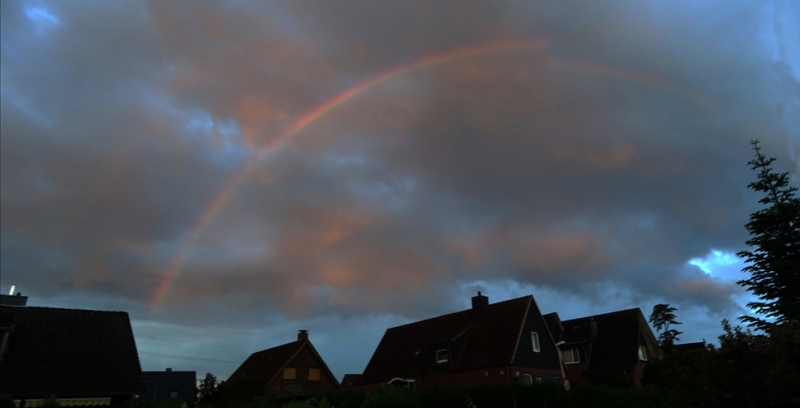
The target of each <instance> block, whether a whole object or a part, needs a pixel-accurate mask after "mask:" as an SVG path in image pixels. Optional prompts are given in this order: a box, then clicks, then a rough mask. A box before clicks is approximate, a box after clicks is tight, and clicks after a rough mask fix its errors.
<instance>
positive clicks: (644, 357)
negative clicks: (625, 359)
mask: <svg viewBox="0 0 800 408" xmlns="http://www.w3.org/2000/svg"><path fill="white" fill-rule="evenodd" d="M639 360H641V361H647V348H646V347H645V346H643V345H641V344H640V345H639Z"/></svg>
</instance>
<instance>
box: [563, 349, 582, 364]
mask: <svg viewBox="0 0 800 408" xmlns="http://www.w3.org/2000/svg"><path fill="white" fill-rule="evenodd" d="M565 351H569V352H570V355H571V357H572V358H571V359H570V360H571V361H570V360H567V358H566V356H565V355H564V352H565ZM561 358H562V359H563V360H564V364H577V363H580V362H581V353H580V351H579V350H578V348H577V347H570V348H568V349H564V350H562V351H561Z"/></svg>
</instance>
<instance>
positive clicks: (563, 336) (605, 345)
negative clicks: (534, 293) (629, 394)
mask: <svg viewBox="0 0 800 408" xmlns="http://www.w3.org/2000/svg"><path fill="white" fill-rule="evenodd" d="M545 320H546V321H547V322H548V328H549V329H550V331H551V333H553V337H554V339H555V340H556V342H557V343H558V345H559V348H560V349H561V355H562V361H563V362H564V365H565V367H566V375H567V378H568V379H569V380H570V381H588V380H590V379H594V381H595V382H600V381H607V380H608V379H609V378H623V379H627V381H630V382H631V383H632V384H633V385H634V386H636V387H640V386H641V384H640V382H639V379H640V377H641V376H642V373H643V372H644V367H645V365H646V364H647V362H648V361H649V360H651V359H652V357H653V352H654V351H655V350H656V348H657V342H656V338H655V336H654V335H653V332H652V330H650V326H648V324H647V320H645V317H644V315H643V314H642V311H641V310H639V308H635V309H628V310H622V311H618V312H612V313H605V314H600V315H595V316H587V317H581V318H579V319H572V320H564V321H563V322H562V321H561V320H560V319H559V317H558V314H557V313H549V314H547V315H545ZM623 381H624V380H623Z"/></svg>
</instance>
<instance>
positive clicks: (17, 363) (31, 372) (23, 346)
mask: <svg viewBox="0 0 800 408" xmlns="http://www.w3.org/2000/svg"><path fill="white" fill-rule="evenodd" d="M0 317H2V320H3V321H10V322H13V328H12V331H11V334H10V337H9V339H8V349H7V352H6V355H5V358H4V359H3V361H2V362H0V393H3V394H8V395H11V396H12V397H22V398H25V397H31V398H33V397H43V396H47V395H50V394H52V395H55V396H56V397H59V398H63V397H92V396H98V397H100V396H102V397H111V396H126V395H127V396H130V395H131V394H134V393H136V394H143V393H144V392H145V388H144V383H143V382H142V369H141V366H140V365H139V355H138V353H137V351H136V343H135V341H134V338H133V330H131V323H130V320H129V319H128V314H127V313H125V312H106V311H97V310H77V309H57V308H49V307H31V306H0Z"/></svg>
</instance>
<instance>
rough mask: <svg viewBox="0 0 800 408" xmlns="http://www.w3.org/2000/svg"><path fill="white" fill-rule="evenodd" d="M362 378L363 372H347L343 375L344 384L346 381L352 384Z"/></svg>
mask: <svg viewBox="0 0 800 408" xmlns="http://www.w3.org/2000/svg"><path fill="white" fill-rule="evenodd" d="M360 379H361V374H345V375H344V377H342V384H344V383H345V381H346V382H348V383H350V384H355V383H357V382H358V381H359V380H360Z"/></svg>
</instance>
